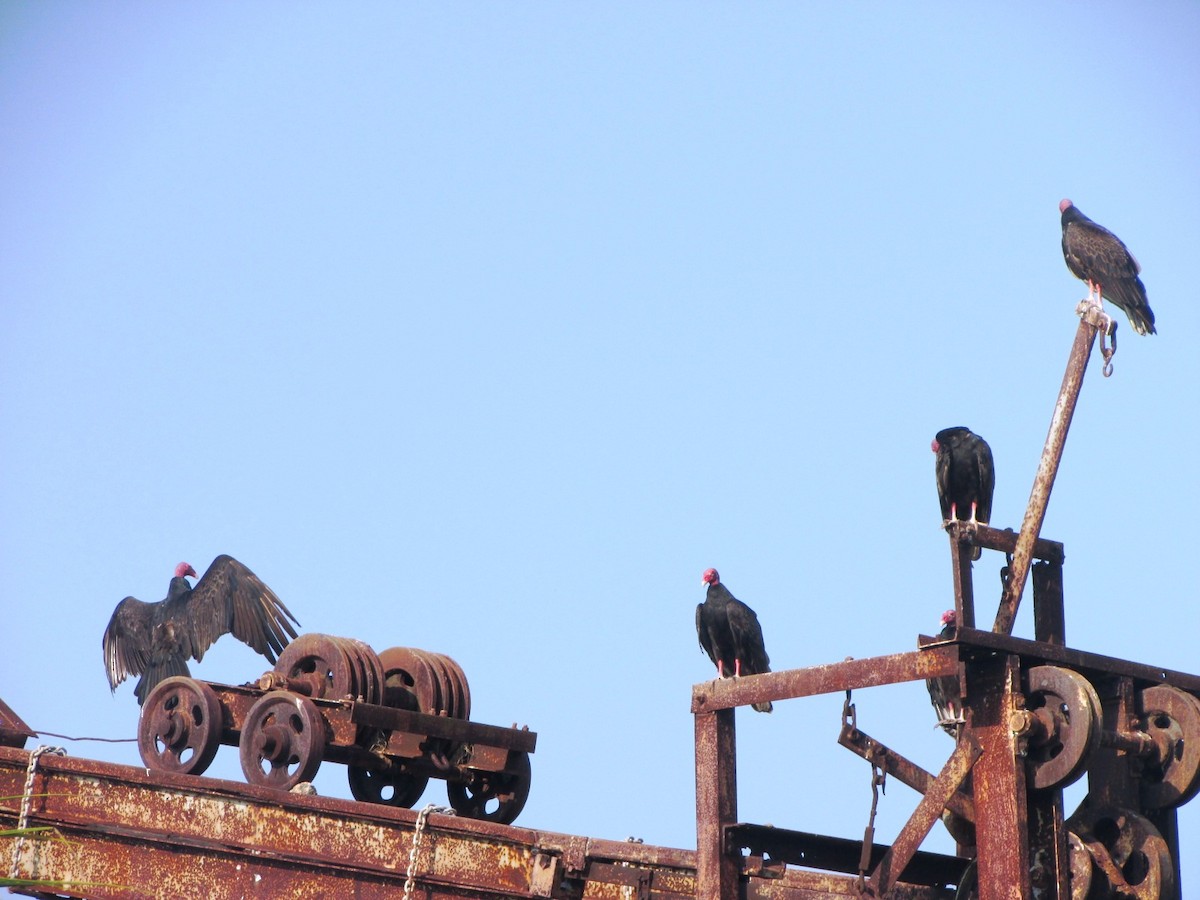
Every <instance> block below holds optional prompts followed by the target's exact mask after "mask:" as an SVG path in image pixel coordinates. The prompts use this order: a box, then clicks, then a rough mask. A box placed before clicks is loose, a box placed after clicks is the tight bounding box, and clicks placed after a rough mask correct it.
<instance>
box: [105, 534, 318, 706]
mask: <svg viewBox="0 0 1200 900" xmlns="http://www.w3.org/2000/svg"><path fill="white" fill-rule="evenodd" d="M299 624H300V623H299V622H298V621H297V620H296V617H295V616H293V615H292V613H291V611H290V610H289V609H288V608H287V607H286V606H284V605H283V602H282V601H281V600H280V599H279V598H278V597H277V596H276V595H275V592H274V591H272V590H271V589H270V588H269V587H267V585H266V584H264V583H263V582H262V581H261V580H260V579H259V578H258V576H256V575H255V574H254V573H253V572H251V571H250V570H249V569H248V568H246V566H244V565H242V564H241V563H240V562H238V561H237V560H236V559H234V558H233V557H231V556H225V555H222V556H218V557H217V558H216V559H215V560H213V563H212V565H211V566H209V567H208V571H207V572H205V573H204V577H203V578H201V579H200V581H199V582H198V583H197V584H196V587H195V588H190V587H189V586H188V583H187V580H186V579H184V578H182V577H176V578H173V579H171V585H170V589H169V591H168V594H167V598H166V599H165V600H160V601H159V602H158V603H143V602H142V601H141V600H138V599H137V598H136V597H126V598H125V599H124V600H122V601H121V602H120V603H118V604H117V608H116V609H115V610H114V611H113V614H112V618H111V619H109V622H108V627H106V628H105V629H104V638H103V640H102V641H101V644H102V647H103V651H104V669H105V672H106V673H107V675H108V684H109V687H110V688H112V689H113V690H116V688H117V685H119V684H120V683H121V682H123V681H124V680H125V679H126V678H128V677H130V676H138V675H140V676H141V678H140V679H139V681H138V683H137V686H136V687H135V689H134V693H135V694H136V695H137V698H138V703H139V704H141V703H144V702H145V699H146V696H147V695H148V694H149V693H150V691H151V690H153V689H154V686H155V685H156V684H158V683H159V682H160V681H162V680H163V679H164V678H168V677H170V676H172V675H188V674H190V673H189V671H188V666H187V660H189V659H195V660H196V661H197V662H199V661H200V660H202V659H203V658H204V653H205V651H206V650H208V648H209V647H211V646H212V644H213V642H214V641H216V640H217V638H219V637H221V635H223V634H232V635H233V636H234V637H236V638H237V639H238V640H240V641H242V642H243V643H245V644H248V645H249V646H250V647H252V648H254V649H255V650H257V651H258V652H259V653H261V654H262V655H263V656H265V657H266V658H267V659H268V660H269V661H270V662H272V663H274V662H275V659H276V656H277V654H279V653H280V652H282V650H283V648H284V647H286V646H287V644H288V641H289V639H290V638H294V637H296V630H295V627H294V626H299Z"/></svg>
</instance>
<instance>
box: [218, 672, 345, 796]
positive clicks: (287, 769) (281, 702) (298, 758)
mask: <svg viewBox="0 0 1200 900" xmlns="http://www.w3.org/2000/svg"><path fill="white" fill-rule="evenodd" d="M238 751H239V754H240V756H241V760H242V772H243V773H244V774H245V776H246V781H248V782H250V783H251V784H257V785H261V786H262V787H272V788H278V789H279V790H283V791H288V790H291V789H292V788H294V787H295V786H296V785H298V784H299V783H300V782H302V781H312V779H313V776H314V775H316V774H317V769H319V768H320V767H321V761H322V760H323V759H324V758H325V720H324V719H323V718H322V717H321V713H320V712H319V711H318V710H317V707H316V704H315V703H313V702H312V701H311V700H309V699H308V698H307V697H301V696H300V695H299V694H293V693H291V692H290V691H272V692H271V693H269V694H264V695H263V696H262V697H260V698H259V700H258V702H257V703H255V704H254V705H253V706H252V707H250V712H249V713H247V715H246V721H245V723H244V724H243V725H242V739H241V743H240V745H239V747H238Z"/></svg>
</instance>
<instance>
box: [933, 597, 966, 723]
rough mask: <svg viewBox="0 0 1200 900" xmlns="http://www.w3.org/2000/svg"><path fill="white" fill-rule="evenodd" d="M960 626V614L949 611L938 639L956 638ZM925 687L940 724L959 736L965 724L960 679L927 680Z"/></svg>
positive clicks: (944, 617) (945, 676)
mask: <svg viewBox="0 0 1200 900" xmlns="http://www.w3.org/2000/svg"><path fill="white" fill-rule="evenodd" d="M957 625H958V614H957V613H956V612H955V611H954V610H952V609H948V610H946V611H945V612H944V613H942V630H941V631H939V632H938V637H940V638H943V639H946V638H952V637H954V629H955V627H956V626H957ZM925 686H926V687H927V688H929V700H930V702H931V703H933V708H934V709H935V710H937V715H938V724H939V725H941V726H942V728H944V729H945V731H946V733H947V734H948V735H950V736H951V737H955V736H956V735H957V734H958V727H959V726H960V725H961V724H962V722H963V715H962V704H961V702H960V700H959V696H958V677H957V676H955V675H943V676H941V677H940V678H927V679H926V680H925Z"/></svg>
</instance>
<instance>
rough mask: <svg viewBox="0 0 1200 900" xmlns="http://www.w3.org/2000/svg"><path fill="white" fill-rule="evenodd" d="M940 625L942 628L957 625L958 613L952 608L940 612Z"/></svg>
mask: <svg viewBox="0 0 1200 900" xmlns="http://www.w3.org/2000/svg"><path fill="white" fill-rule="evenodd" d="M942 627H943V628H957V627H958V613H956V612H955V611H954V610H952V609H948V610H946V611H945V612H944V613H942Z"/></svg>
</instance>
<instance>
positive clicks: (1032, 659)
mask: <svg viewBox="0 0 1200 900" xmlns="http://www.w3.org/2000/svg"><path fill="white" fill-rule="evenodd" d="M1080 312H1081V322H1080V325H1079V331H1078V333H1077V335H1076V339H1075V344H1074V346H1073V348H1072V352H1071V357H1070V359H1069V361H1068V367H1067V374H1066V376H1065V377H1064V380H1063V386H1062V389H1061V391H1060V394H1059V398H1058V402H1057V404H1056V407H1055V412H1054V416H1053V418H1052V422H1051V427H1050V432H1049V435H1048V437H1047V441H1046V447H1045V450H1044V451H1043V457H1042V465H1041V466H1040V467H1039V469H1038V473H1037V476H1036V478H1035V484H1034V488H1033V491H1032V492H1031V495H1030V502H1029V508H1028V509H1027V512H1026V515H1025V519H1024V523H1023V525H1022V529H1021V531H1020V532H1019V533H1014V532H1012V531H1003V530H999V529H996V528H992V527H989V526H986V525H977V524H974V523H969V524H968V523H957V522H955V523H948V524H947V532H948V535H949V549H950V559H951V574H952V581H953V594H954V606H955V610H956V612H957V624H958V628H957V630H956V631H955V632H954V634H953V635H951V636H950V637H941V636H939V637H937V638H932V637H926V636H921V637H918V640H917V647H916V649H913V650H909V651H905V652H899V653H895V654H892V655H888V656H881V657H873V658H869V659H851V660H847V661H843V662H838V663H832V664H829V665H822V666H815V667H810V668H805V669H794V670H789V671H782V672H775V673H770V674H765V675H756V676H748V677H745V678H741V679H723V680H717V681H713V682H707V683H703V684H697V685H694V686H693V689H692V703H691V710H692V713H693V716H694V724H695V775H696V849H695V851H691V850H681V849H671V848H664V847H653V846H648V845H644V844H641V843H633V842H614V841H601V840H594V839H590V838H586V837H579V836H572V835H562V834H556V833H550V832H543V831H537V830H534V829H530V828H524V827H518V826H516V825H514V824H512V823H513V821H514V820H515V818H516V816H517V814H518V813H519V812H520V811H521V807H523V806H524V803H525V798H526V797H527V795H528V791H529V784H530V778H529V754H530V753H532V752H533V750H534V747H535V743H536V735H535V734H533V733H532V732H529V731H527V730H523V729H517V728H515V727H514V728H497V727H494V726H487V725H481V724H479V723H474V722H471V721H470V720H469V714H470V690H469V687H468V686H467V682H466V677H465V675H464V674H463V673H462V671H461V669H459V668H458V666H457V665H456V664H454V662H453V660H449V659H448V658H447V657H443V656H441V655H439V654H430V653H426V652H424V651H419V650H413V649H410V648H392V649H391V650H387V651H384V652H383V653H380V654H378V655H376V654H375V653H374V651H372V650H371V649H370V648H369V647H368V646H367V645H365V644H362V643H361V642H358V641H352V640H349V639H344V638H334V637H330V636H326V635H304V636H302V637H301V638H298V639H297V640H296V641H294V642H293V643H292V644H291V645H289V647H288V648H287V650H286V651H285V653H284V654H283V655H282V656H281V657H280V659H279V661H278V663H277V664H276V666H275V668H274V669H273V670H272V671H270V672H267V673H265V674H264V675H263V676H262V678H260V679H259V680H258V682H257V683H251V684H247V685H241V686H233V685H219V684H212V683H207V682H201V681H195V680H193V679H190V678H172V679H168V680H167V681H164V682H162V683H161V684H160V685H158V686H157V687H156V688H155V690H154V691H153V692H152V693H151V695H150V696H149V697H148V698H147V702H146V704H145V706H144V707H143V712H142V718H141V721H140V725H139V749H140V750H141V753H142V757H143V760H144V762H145V763H146V768H145V769H141V768H133V767H129V766H120V765H113V764H109V763H101V762H95V761H91V760H85V759H72V758H68V757H63V756H61V755H56V754H55V753H53V752H46V751H47V748H38V749H37V750H34V751H33V752H27V751H26V750H25V749H23V748H24V747H25V745H26V742H27V740H28V738H30V737H33V734H32V733H31V732H30V731H29V729H28V728H27V727H26V726H25V724H24V723H23V722H22V721H21V720H20V718H19V717H18V716H17V715H16V714H15V713H14V712H13V711H12V710H10V709H9V708H8V707H7V706H5V705H4V704H3V703H2V702H0V859H11V865H10V866H9V877H10V878H11V879H14V880H15V879H26V881H21V882H17V881H14V882H13V883H19V884H21V885H23V886H22V887H20V888H19V889H20V890H22V891H23V892H25V893H28V894H31V895H34V896H56V897H61V896H68V897H90V898H101V900H108V898H114V900H115V898H131V897H133V898H151V897H162V898H175V897H201V896H203V897H211V898H216V900H225V898H229V900H233V898H244V897H268V898H310V897H311V898H317V897H322V898H325V897H355V898H376V897H379V898H383V897H403V898H404V900H409V898H411V897H413V896H417V897H422V898H474V900H479V898H508V897H553V898H563V900H583V898H612V900H618V898H620V900H624V898H638V900H682V898H701V900H735V898H738V900H740V898H748V900H749V898H763V900H766V898H771V900H835V898H848V897H853V898H868V897H873V898H885V897H886V898H894V900H951V898H961V900H970V898H976V900H1034V898H1038V900H1042V898H1060V900H1067V898H1070V900H1101V898H1108V897H1114V898H1115V897H1120V898H1135V900H1179V898H1181V897H1182V896H1183V892H1182V887H1181V873H1180V872H1179V871H1178V859H1179V843H1180V836H1179V833H1178V825H1177V818H1176V812H1175V811H1176V809H1177V808H1178V807H1179V806H1180V805H1182V804H1183V803H1186V802H1187V801H1188V800H1190V799H1191V798H1192V797H1193V796H1194V795H1195V794H1196V793H1197V792H1200V676H1197V675H1191V674H1187V673H1183V672H1175V671H1170V670H1165V669H1163V668H1161V667H1158V666H1154V665H1148V664H1143V663H1138V662H1131V661H1128V660H1122V659H1116V658H1113V657H1108V656H1101V655H1098V654H1094V653H1087V652H1084V651H1081V650H1077V649H1073V648H1070V647H1068V646H1067V644H1066V616H1065V609H1064V601H1063V578H1062V573H1063V564H1064V560H1065V553H1064V549H1063V545H1062V544H1061V543H1058V542H1056V541H1051V540H1046V539H1044V538H1042V537H1041V535H1040V529H1041V523H1042V521H1043V519H1044V515H1045V507H1046V503H1047V502H1048V499H1049V496H1050V491H1051V489H1052V486H1053V482H1054V478H1055V474H1056V472H1057V467H1058V461H1059V459H1060V458H1061V455H1062V449H1063V444H1064V442H1065V439H1066V432H1067V429H1068V427H1069V424H1070V419H1071V415H1072V413H1073V410H1074V407H1075V401H1076V399H1077V397H1078V393H1079V390H1080V387H1081V385H1082V382H1083V374H1084V371H1085V369H1086V365H1087V360H1088V357H1089V356H1090V353H1091V350H1092V348H1093V345H1094V342H1095V338H1096V337H1097V335H1099V336H1101V337H1102V344H1101V349H1102V351H1103V353H1104V357H1105V363H1106V373H1105V374H1108V372H1109V370H1110V366H1109V360H1110V357H1111V355H1112V352H1113V351H1115V346H1116V345H1115V338H1114V341H1113V344H1112V350H1109V349H1108V348H1107V346H1106V345H1105V343H1104V341H1103V338H1105V337H1108V336H1110V335H1112V334H1113V332H1112V328H1113V326H1112V323H1111V321H1110V320H1108V319H1107V317H1105V316H1103V315H1102V314H1101V313H1099V312H1098V311H1097V310H1095V309H1094V308H1091V307H1088V308H1081V310H1080ZM976 546H978V547H982V548H984V549H987V550H991V551H994V552H1000V553H1004V554H1006V556H1007V557H1008V566H1007V567H1006V568H1005V570H1004V572H1003V587H1002V592H1001V596H1000V602H999V606H998V611H997V615H996V619H995V623H994V624H993V626H992V628H991V630H986V631H985V630H981V629H978V628H976V605H977V604H976V600H977V598H976V586H975V584H974V582H973V572H972V566H971V555H972V549H973V548H974V547H976ZM1030 575H1032V579H1031V580H1032V585H1033V591H1032V594H1033V621H1034V632H1035V633H1034V638H1033V639H1032V640H1028V639H1024V638H1019V637H1014V636H1013V635H1012V625H1013V621H1014V620H1015V617H1016V612H1017V608H1018V606H1019V604H1020V602H1021V598H1022V594H1023V590H1024V583H1025V580H1026V579H1027V577H1029V576H1030ZM931 678H951V679H953V680H955V681H957V684H958V694H959V697H960V701H961V702H960V704H959V708H961V710H962V716H961V721H960V722H958V723H955V724H954V726H953V730H955V732H956V734H955V746H954V750H953V751H952V752H951V753H950V755H949V757H948V758H947V760H946V762H945V764H944V765H943V767H942V768H941V770H940V772H938V773H932V772H928V771H925V770H924V769H922V768H921V767H920V766H918V765H917V764H915V763H913V762H912V761H910V760H908V759H906V758H905V757H904V756H902V755H901V754H900V753H898V752H896V751H895V750H894V749H892V748H890V747H888V746H887V745H886V744H885V743H883V742H882V741H881V740H879V739H878V738H877V737H874V736H872V735H868V734H867V733H865V731H863V730H862V729H860V728H859V723H858V720H857V715H856V711H855V704H854V701H853V692H854V691H861V690H865V689H870V688H872V687H875V686H880V685H886V684H896V683H900V682H907V681H919V680H925V679H931ZM834 692H837V693H841V692H845V695H846V699H845V704H844V707H843V716H842V727H841V731H840V734H839V735H838V738H837V739H838V742H839V744H840V745H841V746H843V747H845V748H846V749H847V750H849V751H850V752H852V753H854V754H855V755H856V756H859V757H861V758H862V759H863V760H864V761H865V762H866V763H868V764H869V766H870V767H871V775H872V787H873V791H876V793H875V797H876V799H878V793H877V790H878V788H879V787H880V786H881V785H882V783H883V781H884V779H885V778H887V777H891V778H895V779H897V780H899V781H901V782H903V783H905V784H907V785H909V786H911V787H913V788H914V789H916V790H917V791H918V792H919V793H920V794H921V800H920V801H919V802H918V804H917V806H916V809H915V810H914V811H913V812H912V814H911V816H910V817H909V819H908V821H907V823H906V824H905V825H904V826H903V827H902V828H901V829H900V832H899V834H898V835H897V836H896V837H895V839H894V840H893V841H892V843H891V844H890V845H888V844H883V843H881V842H878V841H876V840H875V833H874V813H875V807H874V805H873V806H872V810H871V818H870V820H869V822H868V826H867V828H866V830H865V832H864V836H863V840H862V841H855V840H849V839H846V838H840V837H830V836H825V835H817V834H809V833H805V832H799V831H794V830H789V829H787V828H780V827H774V826H768V825H757V824H753V823H749V822H744V821H741V820H740V818H739V816H738V804H737V746H736V734H735V719H734V715H735V711H736V708H737V707H738V706H745V705H750V704H754V703H761V702H763V701H767V700H770V701H772V702H785V701H788V700H796V701H800V700H801V699H802V698H805V697H811V696H814V695H817V694H824V693H834ZM222 744H226V745H231V746H236V747H238V750H239V755H240V759H241V762H242V768H243V772H244V773H245V775H246V778H247V781H248V782H249V783H248V784H238V783H234V782H229V781H221V780H216V779H211V778H202V777H199V776H200V775H201V774H202V773H203V771H204V770H205V768H206V767H207V766H208V764H209V763H210V762H211V760H212V756H213V754H214V753H215V752H216V750H217V748H218V747H219V746H220V745H222ZM326 760H327V761H331V762H336V763H340V764H344V765H345V766H346V768H347V773H348V778H349V783H350V787H351V793H352V795H353V796H354V798H355V800H354V801H350V800H341V799H336V798H325V797H320V796H316V795H315V794H313V793H311V792H306V791H305V790H304V789H305V788H306V786H307V785H306V782H307V781H308V779H310V778H311V777H312V775H313V773H315V771H316V767H317V766H319V765H320V764H321V763H322V761H326ZM1085 776H1086V778H1087V787H1088V792H1087V796H1086V799H1085V800H1084V802H1083V803H1082V804H1081V805H1080V806H1079V808H1078V809H1076V810H1074V811H1073V812H1070V813H1068V811H1067V810H1066V809H1065V808H1064V801H1063V789H1064V787H1066V786H1068V785H1070V784H1071V783H1073V782H1075V781H1076V780H1078V779H1080V778H1083V777H1085ZM430 778H436V779H441V780H444V781H445V782H446V784H447V794H448V798H449V800H450V804H451V808H450V809H443V808H434V807H426V808H424V809H422V810H420V811H419V812H418V811H414V810H413V809H411V808H410V807H412V806H414V805H415V803H416V802H417V800H418V799H419V797H420V796H421V791H422V790H423V789H424V787H425V784H426V782H427V781H428V780H429V779H430ZM456 812H457V815H455V814H454V813H456ZM938 821H941V822H943V823H944V825H945V827H946V828H947V829H948V830H949V831H950V833H951V835H952V836H953V837H954V839H955V841H956V843H957V852H956V853H955V854H953V855H950V854H942V853H931V852H928V851H924V850H922V849H921V845H922V843H923V842H924V839H925V838H926V836H927V835H928V834H929V832H930V831H931V829H933V828H934V827H935V826H936V824H937V823H938ZM10 826H15V827H10ZM28 829H41V830H40V831H38V832H36V833H34V834H29V833H28Z"/></svg>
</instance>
